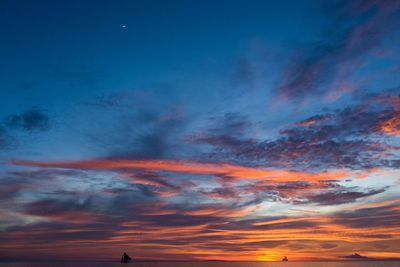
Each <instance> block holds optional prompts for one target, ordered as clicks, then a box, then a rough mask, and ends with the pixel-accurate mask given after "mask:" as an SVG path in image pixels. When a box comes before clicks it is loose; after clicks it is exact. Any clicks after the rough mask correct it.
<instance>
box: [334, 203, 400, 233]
mask: <svg viewBox="0 0 400 267" xmlns="http://www.w3.org/2000/svg"><path fill="white" fill-rule="evenodd" d="M333 222H334V223H337V224H341V225H345V226H349V227H354V228H372V227H379V226H382V225H383V226H385V227H399V226H400V213H399V212H398V210H397V207H396V206H383V207H373V208H364V209H358V210H355V211H348V212H342V213H338V214H336V215H335V217H334V221H333Z"/></svg>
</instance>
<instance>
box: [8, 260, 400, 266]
mask: <svg viewBox="0 0 400 267" xmlns="http://www.w3.org/2000/svg"><path fill="white" fill-rule="evenodd" d="M56 266H60V267H97V266H98V267H400V261H353V262H218V261H208V262H131V263H127V264H122V263H119V262H88V261H85V262H0V267H56Z"/></svg>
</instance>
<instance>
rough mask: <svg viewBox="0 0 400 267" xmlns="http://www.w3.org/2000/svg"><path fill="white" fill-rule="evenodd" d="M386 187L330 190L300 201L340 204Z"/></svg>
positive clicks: (378, 191)
mask: <svg viewBox="0 0 400 267" xmlns="http://www.w3.org/2000/svg"><path fill="white" fill-rule="evenodd" d="M385 191H386V189H379V190H369V191H367V192H362V191H348V190H343V189H342V190H329V191H325V192H321V193H318V194H315V195H310V196H307V197H306V200H304V201H299V203H315V204H319V205H339V204H346V203H351V202H355V201H357V200H358V199H359V198H364V197H368V196H373V195H376V194H380V193H383V192H385Z"/></svg>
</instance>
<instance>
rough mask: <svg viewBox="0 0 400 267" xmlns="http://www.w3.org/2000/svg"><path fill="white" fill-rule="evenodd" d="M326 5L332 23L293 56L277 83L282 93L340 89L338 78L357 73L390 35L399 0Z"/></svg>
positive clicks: (291, 94) (300, 96)
mask: <svg viewBox="0 0 400 267" xmlns="http://www.w3.org/2000/svg"><path fill="white" fill-rule="evenodd" d="M324 8H325V10H326V11H327V12H329V13H328V14H329V17H330V18H331V22H332V26H329V27H328V28H327V29H326V32H325V34H324V35H322V36H321V38H320V40H318V41H316V42H314V43H310V44H309V45H308V46H307V47H305V48H304V49H300V51H298V52H297V54H296V55H294V56H293V57H292V58H291V59H290V62H289V63H288V65H287V66H286V67H285V68H284V70H283V74H282V77H281V79H280V81H279V83H278V87H277V92H278V94H279V95H280V96H282V97H285V98H289V99H297V100H302V99H304V98H306V97H308V96H311V95H314V96H315V95H323V94H326V93H327V92H329V91H330V90H335V89H337V88H332V86H333V85H334V82H336V81H337V79H340V80H344V79H346V78H347V77H348V76H349V75H350V74H351V73H353V72H354V71H355V70H356V69H357V68H358V67H359V66H360V65H361V63H363V60H364V57H365V56H366V55H368V53H370V52H372V51H374V50H375V49H377V48H378V47H379V45H380V44H381V43H382V41H383V40H384V38H385V37H386V36H387V35H388V33H389V29H391V28H392V27H390V25H391V23H392V22H393V19H396V12H397V11H398V10H399V5H398V4H396V1H364V0H356V1H350V2H349V1H336V3H335V4H334V5H332V3H329V4H326V6H325V7H324ZM397 19H398V17H397ZM336 86H337V85H336Z"/></svg>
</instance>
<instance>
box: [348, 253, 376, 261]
mask: <svg viewBox="0 0 400 267" xmlns="http://www.w3.org/2000/svg"><path fill="white" fill-rule="evenodd" d="M342 258H345V259H352V260H373V258H369V257H367V256H362V255H360V254H358V253H354V254H352V255H350V256H343V257H342Z"/></svg>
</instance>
